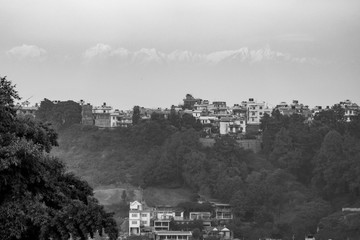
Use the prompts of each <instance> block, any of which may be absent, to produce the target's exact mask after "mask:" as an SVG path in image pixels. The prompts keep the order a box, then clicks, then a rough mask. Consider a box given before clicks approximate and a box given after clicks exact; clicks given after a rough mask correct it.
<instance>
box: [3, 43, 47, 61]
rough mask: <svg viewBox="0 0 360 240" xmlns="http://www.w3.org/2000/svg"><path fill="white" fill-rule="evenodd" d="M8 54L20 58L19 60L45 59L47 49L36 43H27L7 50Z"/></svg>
mask: <svg viewBox="0 0 360 240" xmlns="http://www.w3.org/2000/svg"><path fill="white" fill-rule="evenodd" d="M6 55H7V56H9V57H11V58H14V59H18V60H25V59H31V60H40V61H43V60H45V59H46V57H47V51H46V50H45V49H43V48H41V47H38V46H35V45H26V44H23V45H21V46H16V47H13V48H12V49H10V50H9V51H7V52H6Z"/></svg>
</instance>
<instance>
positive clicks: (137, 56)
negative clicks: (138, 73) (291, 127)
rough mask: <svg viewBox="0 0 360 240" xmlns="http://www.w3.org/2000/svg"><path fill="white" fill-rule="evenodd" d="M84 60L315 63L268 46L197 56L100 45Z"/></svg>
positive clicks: (184, 52)
mask: <svg viewBox="0 0 360 240" xmlns="http://www.w3.org/2000/svg"><path fill="white" fill-rule="evenodd" d="M84 58H85V59H86V60H87V61H93V60H99V59H100V60H101V59H105V58H106V59H113V60H114V61H118V62H119V63H121V64H140V65H147V64H160V65H161V64H162V65H170V64H202V65H204V64H205V65H219V64H229V63H239V64H241V63H248V64H257V63H260V62H264V61H270V62H293V63H297V64H305V63H309V64H316V63H319V61H316V59H314V58H305V57H296V56H291V55H290V54H288V53H282V52H278V51H274V50H272V49H271V48H270V47H269V46H266V47H264V48H260V49H249V48H247V47H243V48H240V49H236V50H223V51H215V52H210V53H207V54H204V53H196V52H191V51H188V50H175V51H172V52H170V53H164V52H161V51H158V50H156V49H154V48H151V49H149V48H142V49H140V50H137V51H130V50H127V49H125V48H118V49H113V48H112V47H111V46H109V45H106V44H102V43H99V44H97V45H96V46H94V47H91V48H89V49H87V50H86V51H85V53H84Z"/></svg>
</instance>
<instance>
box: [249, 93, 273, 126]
mask: <svg viewBox="0 0 360 240" xmlns="http://www.w3.org/2000/svg"><path fill="white" fill-rule="evenodd" d="M242 104H243V107H246V108H247V114H246V115H247V124H250V125H260V119H261V118H262V117H263V116H264V114H265V113H266V114H268V115H271V111H272V109H271V108H269V107H268V106H267V104H266V103H265V102H256V101H254V99H253V98H249V101H248V102H242Z"/></svg>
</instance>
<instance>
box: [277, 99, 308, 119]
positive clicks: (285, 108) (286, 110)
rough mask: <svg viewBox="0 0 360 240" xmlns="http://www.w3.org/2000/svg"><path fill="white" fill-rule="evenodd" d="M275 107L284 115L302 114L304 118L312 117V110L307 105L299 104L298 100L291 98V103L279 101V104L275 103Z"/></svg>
mask: <svg viewBox="0 0 360 240" xmlns="http://www.w3.org/2000/svg"><path fill="white" fill-rule="evenodd" d="M275 109H277V110H279V112H280V113H281V114H282V115H285V116H290V115H292V114H300V115H302V116H304V117H305V119H310V118H311V117H312V111H311V110H310V109H309V106H307V105H303V104H299V101H298V100H293V102H292V103H291V104H287V103H286V102H281V103H280V104H278V105H276V107H275Z"/></svg>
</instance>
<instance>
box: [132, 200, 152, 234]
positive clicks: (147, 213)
mask: <svg viewBox="0 0 360 240" xmlns="http://www.w3.org/2000/svg"><path fill="white" fill-rule="evenodd" d="M151 213H152V211H151V210H150V209H144V208H143V204H141V203H140V202H138V201H134V202H131V203H130V211H129V235H141V234H142V233H143V231H142V229H146V228H150V226H151V225H150V224H151V222H150V221H151V217H152V216H151Z"/></svg>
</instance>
